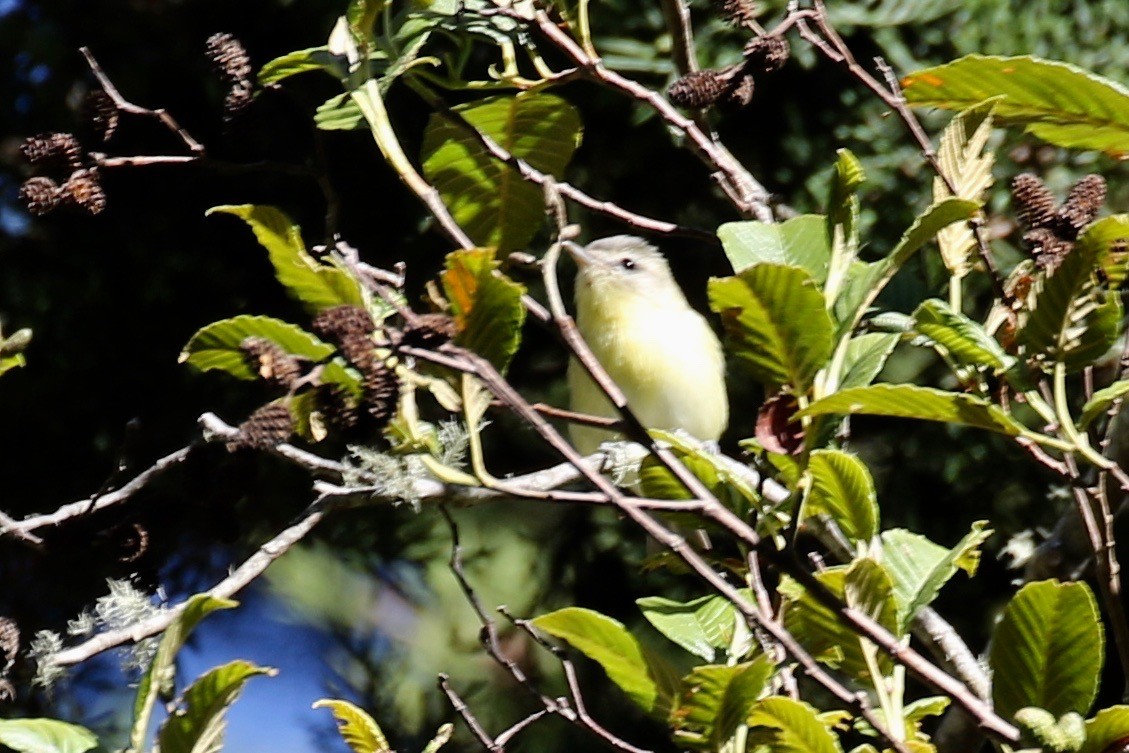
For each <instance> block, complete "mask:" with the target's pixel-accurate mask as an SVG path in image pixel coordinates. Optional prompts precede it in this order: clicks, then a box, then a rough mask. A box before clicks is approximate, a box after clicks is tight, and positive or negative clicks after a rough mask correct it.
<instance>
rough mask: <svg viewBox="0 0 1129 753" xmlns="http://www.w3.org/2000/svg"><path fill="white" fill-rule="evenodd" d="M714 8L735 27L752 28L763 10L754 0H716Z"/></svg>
mask: <svg viewBox="0 0 1129 753" xmlns="http://www.w3.org/2000/svg"><path fill="white" fill-rule="evenodd" d="M714 7H715V8H717V10H718V12H719V13H721V15H723V16H725V20H727V21H729V23H731V24H733V25H734V26H751V25H752V24H753V22H754V21H756V19H757V16H759V15H760V10H761V9H760V6H758V5H757V4H756V3H754V2H753V1H752V0H714Z"/></svg>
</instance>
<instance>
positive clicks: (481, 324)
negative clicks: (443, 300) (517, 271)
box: [442, 249, 525, 371]
mask: <svg viewBox="0 0 1129 753" xmlns="http://www.w3.org/2000/svg"><path fill="white" fill-rule="evenodd" d="M497 268H498V262H497V261H495V260H494V254H493V253H492V252H491V251H489V250H486V249H468V250H463V251H455V252H453V253H450V254H448V255H447V268H446V270H444V272H443V276H442V281H443V292H444V294H445V295H446V296H447V300H448V301H450V303H451V309H452V311H451V313H452V314H453V315H454V317H455V324H456V326H457V327H458V330H459V334H458V336H457V337H456V338H455V342H457V343H458V344H459V345H462V346H464V347H466V348H468V349H469V350H472V351H474V352H475V353H477V354H478V355H480V356H482V357H483V358H485V359H486V360H488V361H490V363H492V364H494V366H495V367H496V368H497V369H498V370H499V371H505V369H506V366H508V365H509V362H510V358H511V357H513V354H514V353H515V352H516V351H517V347H518V344H519V343H520V342H521V325H522V323H523V322H524V321H525V308H524V307H523V306H522V304H521V296H522V295H523V294H524V293H525V288H524V287H523V286H522V285H519V284H518V283H516V282H514V281H513V280H511V279H509V278H508V277H504V276H503V275H501V274H500V273H498V272H497V271H496V270H497Z"/></svg>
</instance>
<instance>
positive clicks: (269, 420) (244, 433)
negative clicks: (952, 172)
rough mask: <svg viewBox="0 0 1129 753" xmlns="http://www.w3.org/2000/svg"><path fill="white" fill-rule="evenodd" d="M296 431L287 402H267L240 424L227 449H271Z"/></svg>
mask: <svg viewBox="0 0 1129 753" xmlns="http://www.w3.org/2000/svg"><path fill="white" fill-rule="evenodd" d="M293 433H294V419H293V417H292V416H291V415H290V409H289V408H288V407H287V406H286V403H285V402H274V403H267V404H266V405H264V406H263V407H261V408H259V409H258V410H256V411H255V412H254V413H252V414H251V415H250V416H248V417H247V420H246V421H244V422H243V423H241V424H239V434H238V436H235V437H233V438H232V439H230V440H228V442H227V449H228V450H230V451H232V452H234V451H235V450H240V449H244V448H246V449H252V450H269V449H270V448H272V447H275V446H277V445H280V444H282V443H283V442H285V441H286V440H287V439H290V435H291V434H293Z"/></svg>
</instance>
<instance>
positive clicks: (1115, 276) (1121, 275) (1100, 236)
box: [1082, 214, 1129, 290]
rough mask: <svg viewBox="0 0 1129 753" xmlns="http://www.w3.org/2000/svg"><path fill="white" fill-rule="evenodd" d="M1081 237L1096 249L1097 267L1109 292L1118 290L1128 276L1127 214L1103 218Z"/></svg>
mask: <svg viewBox="0 0 1129 753" xmlns="http://www.w3.org/2000/svg"><path fill="white" fill-rule="evenodd" d="M1082 236H1083V237H1084V238H1085V239H1086V241H1085V242H1086V243H1087V244H1093V245H1094V246H1095V247H1097V258H1098V265H1099V266H1100V267H1101V270H1102V273H1103V274H1104V275H1105V279H1106V282H1107V283H1108V285H1109V289H1110V290H1120V289H1121V286H1122V285H1123V284H1124V282H1125V278H1126V276H1129V214H1115V215H1113V216H1111V217H1103V218H1102V219H1100V220H1098V221H1097V222H1095V223H1093V224H1092V225H1090V226H1089V227H1087V228H1086V230H1085V232H1084V233H1083V234H1082Z"/></svg>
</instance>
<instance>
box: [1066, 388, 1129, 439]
mask: <svg viewBox="0 0 1129 753" xmlns="http://www.w3.org/2000/svg"><path fill="white" fill-rule="evenodd" d="M1126 395H1129V379H1122V380H1121V381H1119V382H1114V383H1113V384H1111V385H1110V386H1108V387H1105V388H1104V389H1100V390H1098V391H1097V392H1095V393H1094V396H1093V397H1092V398H1090V399H1089V400H1087V401H1086V404H1085V405H1084V406H1082V415H1080V416H1079V417H1078V430H1079V431H1086V429H1087V427H1089V425H1090V424H1092V423H1093V422H1094V419H1096V418H1097V417H1098V416H1100V415H1102V414H1103V413H1105V412H1106V411H1108V410H1109V408H1110V406H1112V405H1113V404H1114V403H1115V402H1117V401H1118V400H1121V399H1123V398H1124V397H1125V396H1126Z"/></svg>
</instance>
